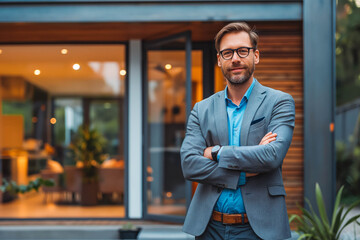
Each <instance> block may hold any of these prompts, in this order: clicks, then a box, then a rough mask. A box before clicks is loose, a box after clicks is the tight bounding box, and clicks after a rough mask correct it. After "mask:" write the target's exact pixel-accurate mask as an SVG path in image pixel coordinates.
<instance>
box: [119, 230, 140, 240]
mask: <svg viewBox="0 0 360 240" xmlns="http://www.w3.org/2000/svg"><path fill="white" fill-rule="evenodd" d="M140 231H141V228H137V229H135V230H124V229H119V239H137V236H138V234H139V232H140Z"/></svg>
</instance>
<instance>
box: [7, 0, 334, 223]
mask: <svg viewBox="0 0 360 240" xmlns="http://www.w3.org/2000/svg"><path fill="white" fill-rule="evenodd" d="M232 21H246V22H248V23H249V24H250V25H251V26H255V27H256V30H257V31H258V33H259V35H260V42H259V50H260V63H259V65H258V66H257V68H256V71H255V77H256V78H257V79H258V80H259V82H260V83H261V84H263V85H266V86H269V87H273V88H275V89H279V90H282V91H285V92H288V93H290V94H291V95H292V96H293V98H294V100H295V105H296V122H295V125H296V126H295V131H294V137H293V142H292V144H291V147H290V150H289V152H288V154H287V156H286V158H285V160H284V165H283V178H284V184H285V188H286V191H287V198H286V199H287V200H286V201H287V207H288V212H289V213H297V212H298V210H297V206H296V203H300V204H303V203H304V198H305V197H306V198H309V199H310V200H311V201H314V199H315V197H314V188H315V183H316V182H319V183H320V185H321V187H322V190H323V194H324V195H325V198H326V201H327V206H328V207H329V209H328V212H330V211H331V209H330V206H331V205H332V204H331V203H333V201H334V196H335V154H334V151H335V150H334V118H335V117H334V116H335V113H334V106H335V74H334V71H335V70H334V69H335V68H334V61H335V58H334V49H335V47H334V46H335V1H330V0H327V1H320V0H315V1H310V0H303V1H301V0H287V1H286V0H283V1H270V0H263V1H242V0H239V1H150V0H148V1H146V0H145V1H116V0H113V1H111V0H109V1H105V2H103V1H91V0H88V1H81V0H78V1H71V0H55V1H41V0H37V1H35V0H34V1H20V0H13V1H4V0H0V80H1V92H0V94H1V95H0V103H1V104H0V106H1V107H0V109H1V112H0V116H1V118H0V119H1V120H0V127H1V129H0V135H1V138H0V149H1V150H0V151H1V152H2V153H1V160H0V163H1V164H0V170H1V171H0V176H1V175H2V176H1V177H0V181H1V179H3V178H5V179H7V180H16V181H17V182H19V183H24V184H26V183H27V182H28V181H29V180H30V179H31V175H34V176H35V175H36V176H37V175H39V174H40V175H41V173H44V172H42V170H44V169H47V168H48V167H49V159H52V160H54V162H56V163H58V164H60V167H61V168H62V171H63V172H61V173H65V175H64V176H65V177H62V178H61V179H63V180H59V181H60V182H59V183H58V184H59V186H60V185H61V186H62V189H57V190H54V191H53V192H55V193H56V194H58V195H60V197H59V198H61V200H62V202H67V204H68V202H69V201H70V202H71V203H72V204H73V203H74V204H75V205H76V204H77V199H78V198H79V195H81V194H80V192H81V190H79V189H77V190H76V189H75V190H71V189H70V187H69V186H70V183H68V185H66V181H67V180H66V179H67V178H66V177H69V176H75V175H71V174H72V173H70V171H71V170H69V169H68V168H67V167H66V166H68V165H69V166H70V165H72V167H73V168H74V167H75V164H76V163H75V162H74V161H73V159H72V157H71V156H70V155H69V154H70V152H71V151H70V150H69V145H70V143H72V141H73V137H74V136H75V135H76V133H77V129H78V127H79V126H82V125H84V124H85V125H89V126H90V127H92V128H95V129H97V131H98V132H99V133H100V134H101V135H102V136H104V138H105V139H106V140H107V143H106V144H105V146H104V148H105V150H106V153H107V156H106V158H107V163H108V164H109V165H111V164H110V162H111V161H112V164H114V166H115V165H116V167H115V168H116V169H117V170H118V171H117V172H115V173H113V174H114V175H111V176H114V177H112V178H110V179H108V177H107V176H110V173H108V172H107V173H104V176H103V177H102V178H100V180H99V181H100V184H99V189H100V190H99V192H98V195H101V196H98V197H99V198H100V199H101V201H100V202H101V204H99V205H102V204H103V203H104V202H106V200H107V199H108V198H109V194H111V196H110V200H114V199H115V200H114V201H115V204H113V202H111V204H113V205H115V206H116V207H121V208H114V209H112V208H109V209H106V210H99V211H97V212H94V213H89V212H87V213H85V211H84V214H83V215H76V214H75V215H71V214H70V213H69V214H66V213H65V212H62V213H60V214H58V213H57V214H55V213H54V214H55V215H51V214H50V215H48V216H45V215H41V216H38V215H32V214H29V215H26V216H23V215H21V214H19V215H11V214H10V215H2V211H0V219H17V218H29V219H30V218H31V219H32V218H39V219H47V218H58V219H69V218H78V219H79V218H82V219H83V218H85V219H87V218H119V219H122V218H126V219H153V220H158V221H169V222H182V221H183V220H184V216H185V214H186V210H187V207H188V205H189V203H190V200H191V197H192V193H193V191H194V189H195V188H196V184H192V183H190V182H185V180H184V179H183V177H182V173H181V167H180V156H179V148H180V145H181V142H182V140H183V138H184V134H185V126H186V119H187V116H188V115H189V113H190V111H191V108H192V106H193V105H194V103H195V102H197V101H200V100H201V99H203V98H206V97H207V96H210V95H211V94H212V93H214V92H217V91H220V90H223V89H224V86H225V85H224V80H223V79H222V75H221V71H220V69H219V68H218V67H217V65H216V51H215V48H214V44H213V38H214V36H215V34H216V33H217V32H218V31H219V30H220V29H221V27H222V26H224V25H225V24H227V23H228V22H232ZM9 136H12V137H9ZM24 142H25V145H24ZM45 143H46V144H47V145H46V144H45ZM46 146H47V148H46ZM50 162H51V163H50V165H51V164H52V163H53V162H52V161H50ZM105 162H106V161H105ZM56 163H54V165H56V166H59V165H58V164H56ZM75 168H76V167H75ZM104 169H107V170H109V171H111V170H110V169H111V167H105V166H104V167H103V168H102V170H103V171H104V172H105V171H107V170H104ZM120 169H122V170H120ZM73 170H74V169H73ZM112 170H114V169H112ZM66 171H68V172H66ZM100 174H101V173H100ZM5 175H6V176H5ZM43 176H45V175H43ZM119 176H120V177H119ZM64 179H65V180H64ZM115 179H118V180H115ZM61 181H62V182H61ZM69 181H70V180H69ZM73 181H75V180H73ZM101 181H103V185H101ZM72 183H73V182H72ZM119 185H120V186H121V187H120V189H119V188H116V187H117V186H119ZM101 186H103V187H101ZM109 188H110V190H109ZM101 189H102V190H101ZM64 192H65V193H64ZM113 193H115V195H114V194H113ZM63 195H65V196H63ZM2 198H4V196H2ZM69 198H70V200H69V201H68V199H69ZM80 198H81V196H80ZM0 199H1V198H0ZM119 199H120V200H119ZM21 200H23V199H22V198H21V197H20V199H17V200H14V201H21ZM118 200H119V201H118ZM24 201H25V200H24ZM4 204H12V203H3V204H2V203H0V208H1V205H4ZM111 204H110V205H111ZM63 205H64V204H63ZM65 205H66V204H65ZM103 205H104V206H106V207H107V206H108V205H109V204H105V203H104V204H103ZM96 207H97V206H96ZM96 207H95V208H96ZM99 212H101V214H99ZM114 212H116V213H115V214H114ZM79 216H80V217H79Z"/></svg>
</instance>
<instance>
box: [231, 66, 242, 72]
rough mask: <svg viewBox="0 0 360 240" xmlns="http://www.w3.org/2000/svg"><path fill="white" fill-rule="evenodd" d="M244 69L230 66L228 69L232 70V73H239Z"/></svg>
mask: <svg viewBox="0 0 360 240" xmlns="http://www.w3.org/2000/svg"><path fill="white" fill-rule="evenodd" d="M244 70H245V68H241V67H236V68H230V71H231V72H233V73H239V72H242V71H244Z"/></svg>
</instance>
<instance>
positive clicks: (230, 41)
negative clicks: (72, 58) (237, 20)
mask: <svg viewBox="0 0 360 240" xmlns="http://www.w3.org/2000/svg"><path fill="white" fill-rule="evenodd" d="M239 47H252V45H251V41H250V36H249V34H247V33H246V32H232V33H228V34H226V35H225V36H224V37H223V38H222V39H221V42H220V51H222V50H224V49H237V48H239ZM217 59H218V66H219V67H221V71H222V73H223V75H224V77H225V78H226V80H227V81H228V83H230V84H232V85H240V84H243V83H246V82H247V81H249V79H252V77H253V73H254V70H255V64H258V63H259V51H258V50H253V49H250V52H249V55H248V56H247V57H245V58H240V57H239V55H238V54H237V53H236V51H235V52H234V55H233V57H232V58H231V59H229V60H224V59H223V58H222V57H221V56H220V54H219V53H218V54H217Z"/></svg>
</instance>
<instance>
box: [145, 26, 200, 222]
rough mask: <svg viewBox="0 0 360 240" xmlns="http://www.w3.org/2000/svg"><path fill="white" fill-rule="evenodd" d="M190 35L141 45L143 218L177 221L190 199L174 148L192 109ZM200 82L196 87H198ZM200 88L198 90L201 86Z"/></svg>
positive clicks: (183, 34)
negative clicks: (143, 132) (143, 146)
mask: <svg viewBox="0 0 360 240" xmlns="http://www.w3.org/2000/svg"><path fill="white" fill-rule="evenodd" d="M191 55H192V52H191V36H190V32H186V33H182V34H178V35H176V36H171V37H167V38H164V39H160V40H156V41H152V42H148V43H146V44H145V56H144V57H145V63H146V64H145V74H144V75H145V82H144V89H145V91H144V92H145V101H146V103H145V104H144V106H145V108H146V109H145V113H146V114H145V121H144V123H145V140H146V141H145V151H144V153H145V154H144V166H145V170H144V172H145V176H146V177H145V179H144V183H145V185H144V186H145V187H144V199H145V203H146V204H145V216H146V217H147V218H148V219H156V220H165V221H174V222H182V221H183V220H184V217H185V214H186V210H187V206H188V204H189V203H190V199H191V183H189V182H187V181H185V180H184V177H183V174H182V170H181V160H180V147H181V143H182V140H183V139H184V137H185V127H186V126H185V125H186V120H187V116H188V115H189V113H190V110H191V108H192V102H191V101H192V94H191V93H192V88H196V87H197V85H196V82H194V81H192V77H191V60H192V56H191ZM201 84H202V83H201ZM201 87H202V86H201Z"/></svg>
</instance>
